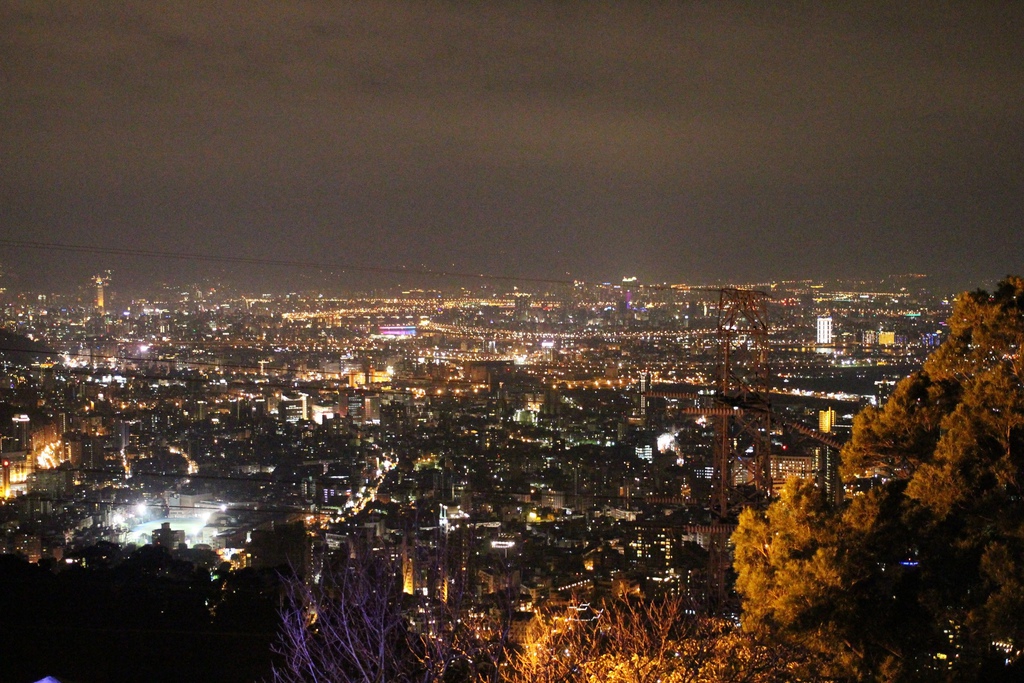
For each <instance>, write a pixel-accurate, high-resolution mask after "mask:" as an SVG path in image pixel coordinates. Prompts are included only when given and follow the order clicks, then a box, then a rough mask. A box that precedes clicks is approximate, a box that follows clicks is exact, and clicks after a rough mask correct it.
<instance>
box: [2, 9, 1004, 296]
mask: <svg viewBox="0 0 1024 683" xmlns="http://www.w3.org/2000/svg"><path fill="white" fill-rule="evenodd" d="M767 5H769V4H768V3H724V2H723V3H717V2H709V3H688V2H671V3H665V4H658V3H652V2H635V3H632V2H620V3H614V4H597V3H595V4H591V3H575V2H536V3H531V2H438V3H430V2H415V3H372V2H360V3H356V2H337V3H334V2H250V1H246V2H205V1H201V0H191V1H187V2H148V1H147V2H129V3H108V2H102V3H97V2H65V1H47V2H39V1H38V0H26V1H24V2H13V1H9V0H0V89H2V90H0V240H25V239H32V240H38V241H44V242H53V243H62V244H79V245H81V244H87V245H93V246H97V247H100V248H128V249H146V250H160V251H171V252H190V253H192V252H196V253H205V254H214V255H229V256H245V257H253V258H257V259H264V258H267V259H270V258H272V259H291V260H317V261H329V262H336V263H341V264H350V265H372V266H388V267H408V268H427V269H444V270H458V271H472V272H486V273H492V274H498V275H510V276H524V277H527V276H528V277H541V278H582V279H587V280H602V281H604V280H619V279H620V278H621V277H622V276H624V275H637V276H639V277H640V278H641V280H646V281H659V282H660V281H669V282H714V281H725V280H730V281H752V280H761V279H766V278H775V279H782V278H805V277H813V278H825V277H878V276H882V275H886V274H891V273H900V272H924V273H930V274H935V275H938V276H941V277H944V278H947V279H950V280H952V281H955V283H956V284H957V285H963V286H977V285H979V284H984V283H988V282H991V281H993V280H995V279H997V278H999V277H1001V276H1003V275H1006V274H1007V273H1010V272H1015V273H1021V272H1024V3H1022V2H1008V3H997V2H987V3H973V2H959V3H933V2H925V3H920V4H915V3H911V2H897V3H892V2H879V3H854V2H834V3H812V2H806V3H799V2H785V3H774V4H771V5H770V6H767ZM157 261H159V259H157ZM0 264H2V265H3V268H4V269H5V270H6V271H8V272H9V273H10V274H9V275H8V277H7V279H6V285H7V286H8V287H9V288H21V287H62V286H69V285H70V284H75V283H74V280H75V278H79V277H83V278H84V277H85V276H87V275H89V274H91V273H93V272H95V271H97V270H98V269H101V268H112V269H113V270H114V276H115V285H116V284H118V283H120V284H121V285H122V286H126V285H134V284H138V283H139V281H140V280H141V279H143V278H145V277H147V276H150V277H191V276H193V275H197V274H200V275H201V274H203V273H204V272H205V270H204V269H206V270H211V269H212V270H217V269H219V270H217V272H221V271H224V270H229V271H230V268H228V267H227V266H224V265H223V264H209V263H207V264H203V263H193V262H187V261H186V262H175V261H166V262H164V263H155V262H153V263H147V262H146V260H145V259H139V258H134V259H133V258H125V257H123V256H115V255H87V254H81V253H69V252H59V251H55V250H48V251H43V250H33V249H24V248H14V247H12V246H10V245H9V244H8V245H4V244H0ZM232 267H234V268H236V269H237V270H238V271H239V273H241V274H242V275H245V276H247V277H250V278H251V277H257V278H264V277H265V278H267V283H268V287H269V284H270V283H271V282H273V283H274V284H275V285H279V286H283V287H290V286H298V284H296V283H299V284H302V283H305V284H310V281H311V280H315V278H317V277H321V276H322V274H321V273H312V272H311V271H310V272H304V273H303V272H302V269H298V268H290V269H289V268H283V269H282V268H278V269H275V268H271V267H267V268H260V267H258V266H248V267H244V266H241V265H236V266H232ZM242 271H244V273H243V272H242ZM347 277H349V278H350V280H349V281H348V283H347V284H353V283H356V284H361V283H363V282H364V281H365V282H370V281H372V280H375V279H376V280H388V279H394V276H390V275H387V274H373V273H367V272H363V273H356V274H352V273H350V274H349V275H348V276H347ZM12 278H13V279H12ZM303 278H305V279H303ZM352 278H354V280H353V279H352Z"/></svg>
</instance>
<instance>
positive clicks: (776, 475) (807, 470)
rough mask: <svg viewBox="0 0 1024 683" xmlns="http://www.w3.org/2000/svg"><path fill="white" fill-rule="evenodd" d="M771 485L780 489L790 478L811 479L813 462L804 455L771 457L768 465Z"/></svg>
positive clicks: (813, 473)
mask: <svg viewBox="0 0 1024 683" xmlns="http://www.w3.org/2000/svg"><path fill="white" fill-rule="evenodd" d="M770 468H771V475H772V484H773V486H774V487H775V488H776V489H781V488H782V487H783V486H784V485H785V483H786V480H787V479H789V478H790V477H801V478H803V479H813V478H814V475H815V472H814V461H813V458H811V457H810V456H806V455H773V456H772V459H771V463H770Z"/></svg>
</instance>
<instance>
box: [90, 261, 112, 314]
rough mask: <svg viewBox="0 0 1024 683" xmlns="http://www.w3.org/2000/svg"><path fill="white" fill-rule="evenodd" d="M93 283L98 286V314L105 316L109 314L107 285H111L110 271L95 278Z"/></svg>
mask: <svg viewBox="0 0 1024 683" xmlns="http://www.w3.org/2000/svg"><path fill="white" fill-rule="evenodd" d="M92 281H93V284H95V285H96V312H97V313H98V314H100V315H105V314H106V312H107V298H106V290H107V285H108V284H110V271H109V270H108V271H107V272H106V273H104V274H102V275H97V276H95V277H93V279H92Z"/></svg>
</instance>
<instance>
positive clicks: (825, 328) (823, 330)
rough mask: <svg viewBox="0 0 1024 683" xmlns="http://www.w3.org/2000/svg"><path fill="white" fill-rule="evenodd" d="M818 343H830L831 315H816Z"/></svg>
mask: <svg viewBox="0 0 1024 683" xmlns="http://www.w3.org/2000/svg"><path fill="white" fill-rule="evenodd" d="M818 343H819V344H831V343H832V316H830V315H822V316H818Z"/></svg>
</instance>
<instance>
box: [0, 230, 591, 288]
mask: <svg viewBox="0 0 1024 683" xmlns="http://www.w3.org/2000/svg"><path fill="white" fill-rule="evenodd" d="M0 246H5V247H13V248H15V249H37V250H41V251H65V252H71V253H79V254H103V255H108V256H131V257H136V258H161V259H173V260H178V261H209V262H212V263H235V264H244V265H258V266H282V267H287V268H318V269H322V270H340V271H342V272H344V271H354V272H366V273H389V274H392V275H425V276H429V277H458V278H472V279H476V280H501V281H507V282H536V283H543V284H573V281H572V280H563V279H559V278H543V277H525V276H516V275H489V274H486V273H469V272H465V271H455V270H435V269H431V268H416V269H409V268H404V267H403V268H394V267H388V266H354V265H351V264H344V263H329V262H326V261H294V260H288V259H268V258H256V257H249V256H223V255H217V254H197V253H189V252H174V251H159V250H155V249H128V248H123V247H97V246H91V245H88V244H70V243H65V242H41V241H37V240H12V239H0Z"/></svg>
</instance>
